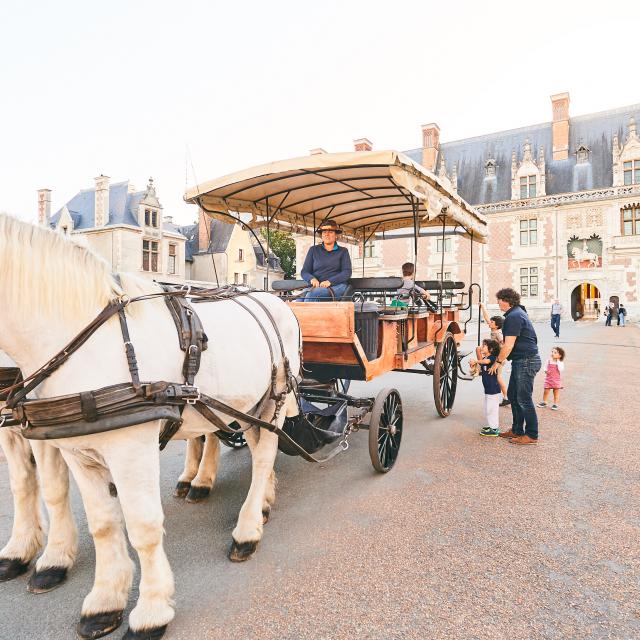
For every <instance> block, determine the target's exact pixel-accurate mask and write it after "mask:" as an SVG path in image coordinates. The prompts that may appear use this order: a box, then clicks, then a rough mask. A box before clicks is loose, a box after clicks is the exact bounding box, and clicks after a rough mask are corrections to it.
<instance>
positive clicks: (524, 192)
mask: <svg viewBox="0 0 640 640" xmlns="http://www.w3.org/2000/svg"><path fill="white" fill-rule="evenodd" d="M535 197H536V176H522V177H521V178H520V199H524V198H535Z"/></svg>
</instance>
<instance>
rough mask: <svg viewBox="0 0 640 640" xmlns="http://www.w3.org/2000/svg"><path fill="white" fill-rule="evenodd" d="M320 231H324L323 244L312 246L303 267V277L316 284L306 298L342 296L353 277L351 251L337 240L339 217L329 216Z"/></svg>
mask: <svg viewBox="0 0 640 640" xmlns="http://www.w3.org/2000/svg"><path fill="white" fill-rule="evenodd" d="M316 233H320V234H322V244H316V245H314V246H313V247H311V248H310V249H309V253H307V257H306V258H305V261H304V265H303V266H302V270H301V271H300V275H301V276H302V279H303V280H306V281H307V282H308V283H309V284H310V285H311V286H312V287H313V288H312V289H311V290H310V291H309V292H307V294H306V296H305V298H304V300H305V302H309V301H322V300H324V301H325V302H326V301H328V300H333V299H334V298H335V300H340V298H341V297H342V294H343V293H344V292H345V291H346V289H347V284H348V280H349V278H350V277H351V258H350V257H349V252H348V251H347V249H346V248H345V247H339V246H338V243H337V242H336V238H337V236H338V234H339V233H342V229H340V228H339V227H338V225H337V223H336V221H335V220H325V221H324V222H323V223H322V224H321V225H320V226H319V227H318V229H317V230H316ZM332 292H333V295H331V294H332Z"/></svg>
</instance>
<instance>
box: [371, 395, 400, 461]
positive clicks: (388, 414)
mask: <svg viewBox="0 0 640 640" xmlns="http://www.w3.org/2000/svg"><path fill="white" fill-rule="evenodd" d="M400 440H402V400H401V399H400V394H399V393H398V392H397V391H396V390H395V389H383V390H382V391H380V393H378V395H377V396H376V399H375V402H374V403H373V408H372V409H371V419H370V421H369V456H371V464H372V465H373V468H374V469H375V470H376V471H379V472H380V473H387V471H389V470H390V469H391V467H393V465H394V463H395V461H396V458H397V457H398V451H399V449H400Z"/></svg>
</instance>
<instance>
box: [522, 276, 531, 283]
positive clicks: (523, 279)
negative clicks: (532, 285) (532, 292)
mask: <svg viewBox="0 0 640 640" xmlns="http://www.w3.org/2000/svg"><path fill="white" fill-rule="evenodd" d="M520 284H521V285H523V284H524V285H527V284H529V280H528V278H527V277H526V276H522V277H521V278H520Z"/></svg>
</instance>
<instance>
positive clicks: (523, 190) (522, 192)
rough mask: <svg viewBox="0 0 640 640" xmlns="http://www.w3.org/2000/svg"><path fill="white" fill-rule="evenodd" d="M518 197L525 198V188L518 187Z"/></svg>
mask: <svg viewBox="0 0 640 640" xmlns="http://www.w3.org/2000/svg"><path fill="white" fill-rule="evenodd" d="M520 197H521V198H526V197H527V187H520Z"/></svg>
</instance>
